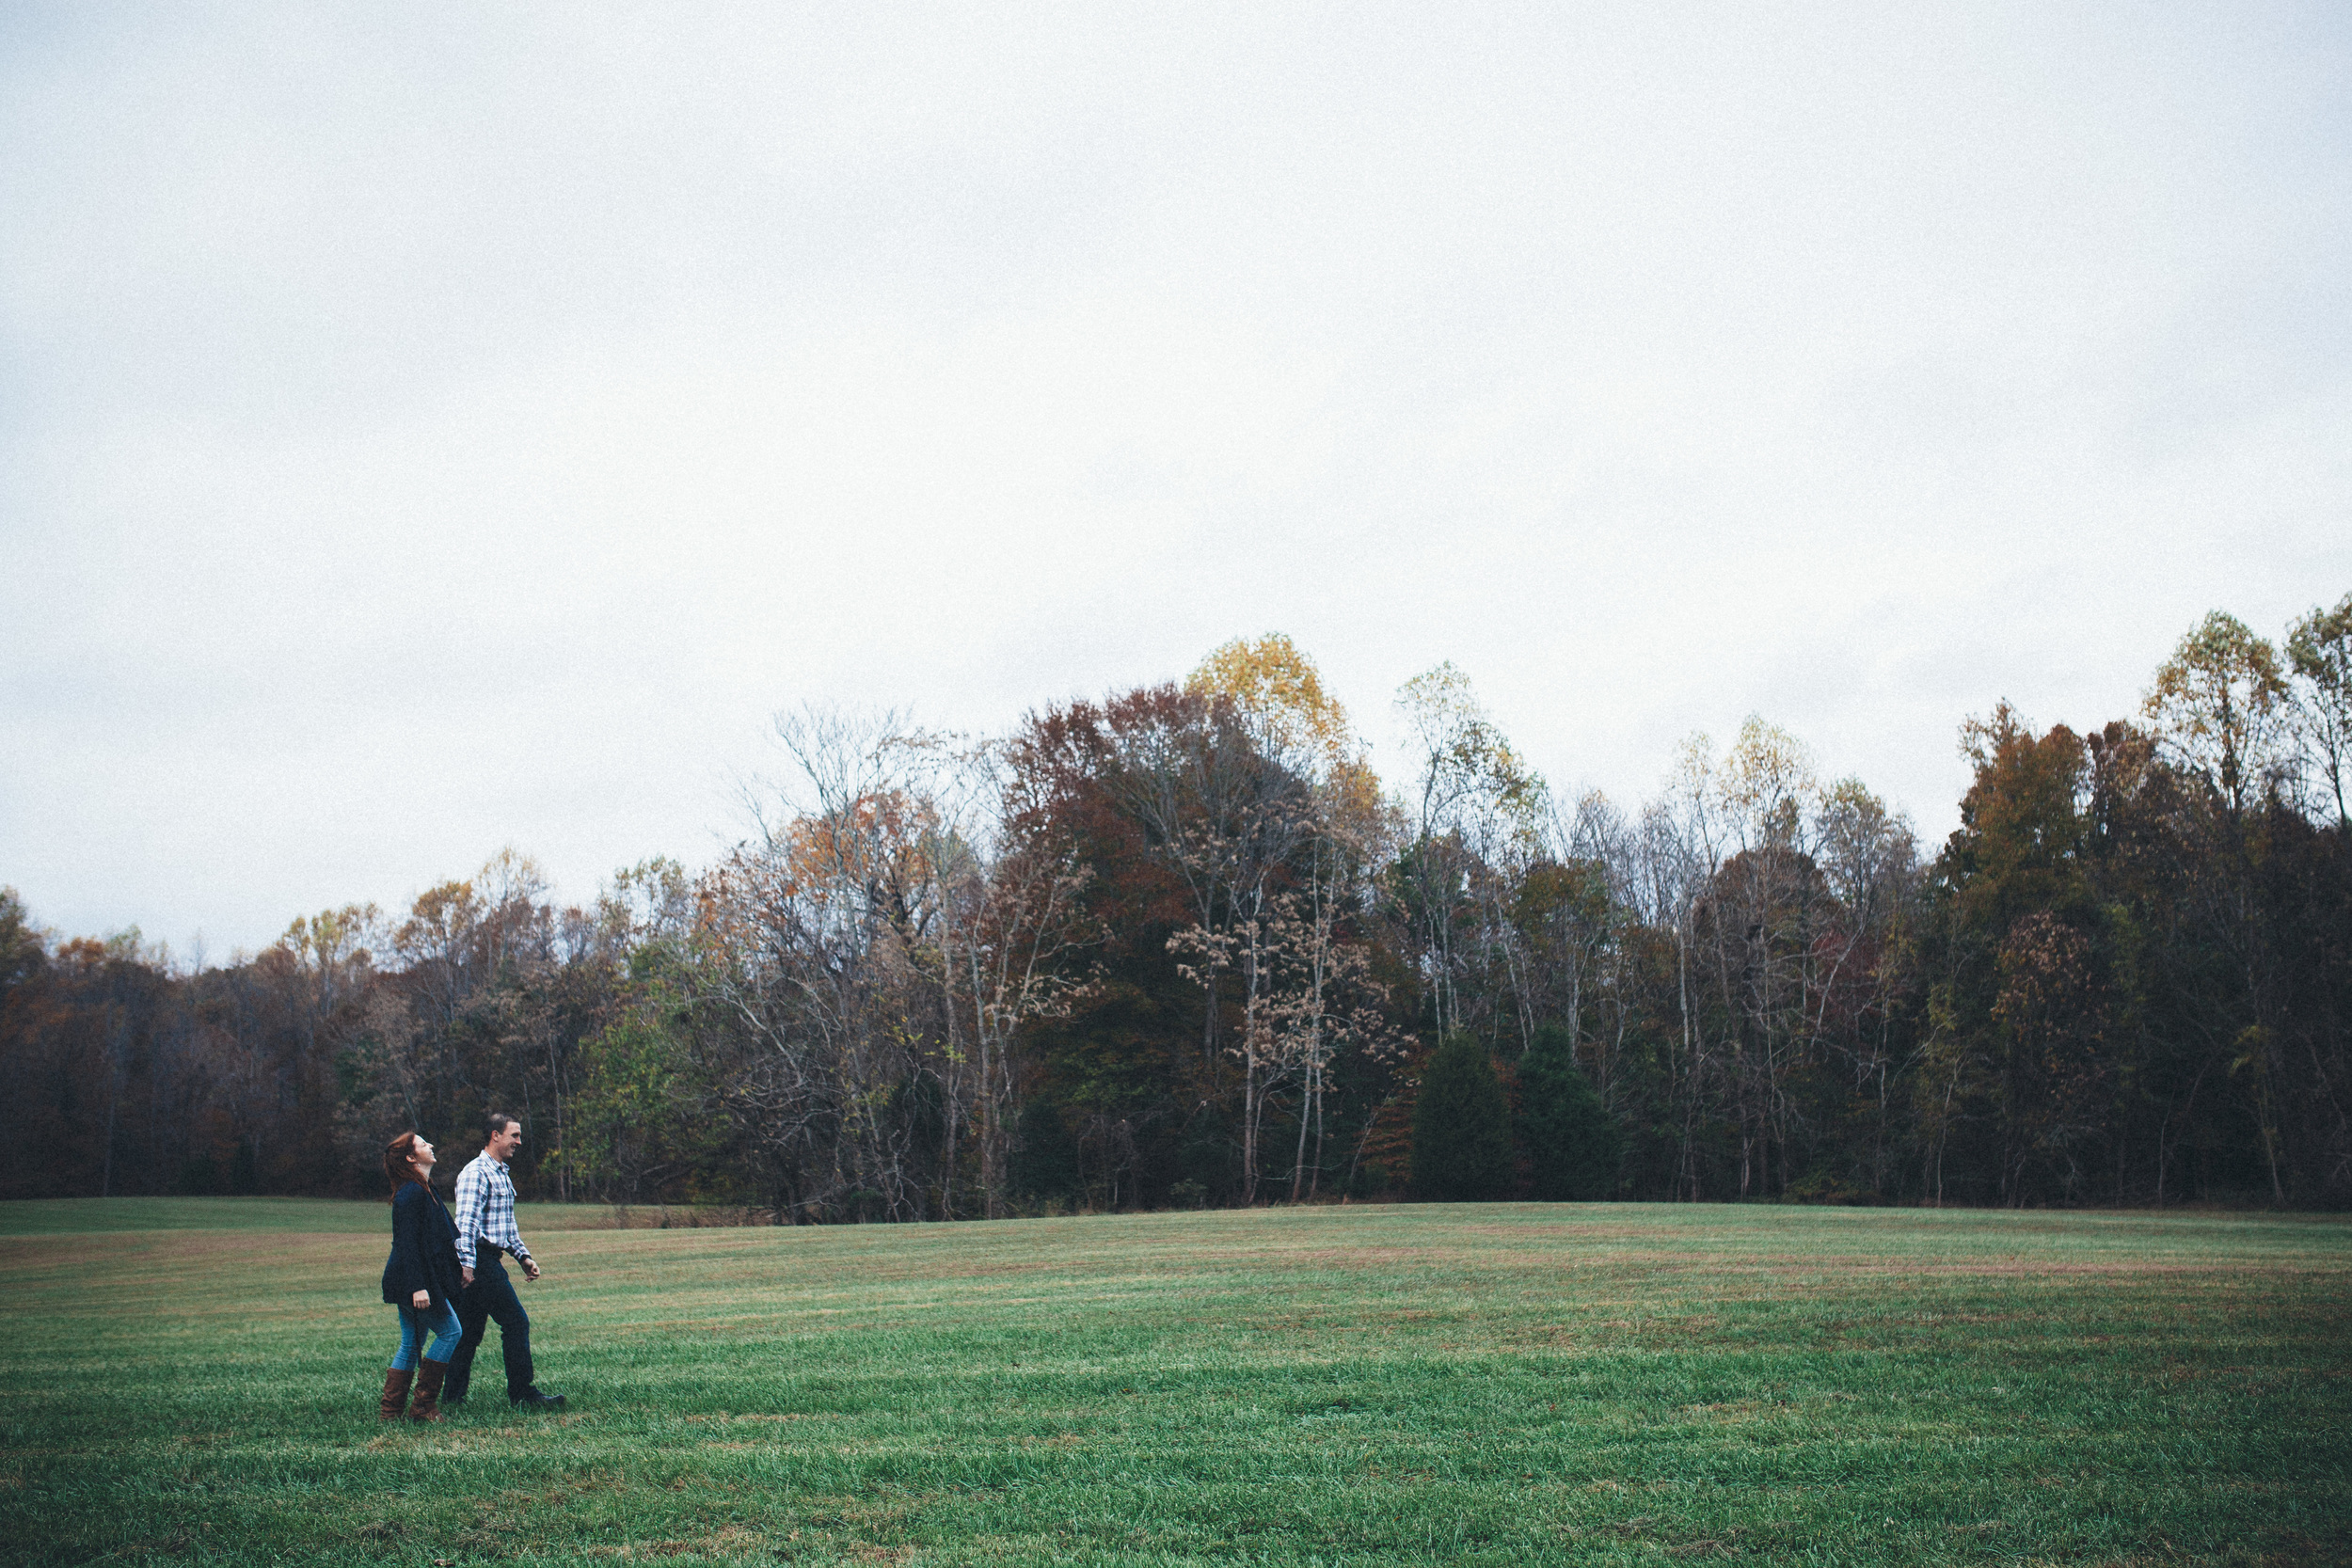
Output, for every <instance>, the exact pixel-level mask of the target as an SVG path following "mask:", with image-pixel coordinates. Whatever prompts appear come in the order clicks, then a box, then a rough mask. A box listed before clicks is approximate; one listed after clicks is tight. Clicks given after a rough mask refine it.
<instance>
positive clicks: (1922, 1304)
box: [0, 1199, 2352, 1564]
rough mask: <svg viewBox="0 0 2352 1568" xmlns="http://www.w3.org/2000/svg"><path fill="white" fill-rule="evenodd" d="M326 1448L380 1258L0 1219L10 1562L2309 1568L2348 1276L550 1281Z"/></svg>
mask: <svg viewBox="0 0 2352 1568" xmlns="http://www.w3.org/2000/svg"><path fill="white" fill-rule="evenodd" d="M559 1218H568V1219H570V1220H572V1221H573V1222H574V1223H575V1224H578V1225H583V1226H586V1225H602V1224H609V1223H610V1219H611V1211H609V1210H596V1209H581V1210H576V1211H571V1212H568V1213H566V1212H562V1211H554V1212H550V1211H547V1210H541V1211H539V1212H530V1211H526V1212H525V1214H524V1216H523V1223H524V1226H525V1234H526V1236H533V1235H535V1236H537V1237H538V1238H539V1241H538V1243H537V1244H536V1245H535V1248H534V1250H536V1251H537V1252H538V1253H539V1254H540V1256H541V1257H542V1259H543V1260H544V1261H545V1262H546V1263H547V1264H548V1277H547V1278H546V1279H545V1280H544V1281H542V1282H541V1283H539V1284H537V1285H532V1286H527V1287H524V1299H525V1301H526V1302H527V1303H528V1305H529V1306H530V1307H531V1310H532V1318H533V1320H534V1323H535V1325H536V1332H535V1336H534V1337H535V1339H536V1341H537V1344H538V1347H539V1350H540V1355H541V1364H542V1370H543V1381H544V1382H546V1383H547V1384H548V1386H551V1387H555V1388H558V1389H561V1390H563V1391H564V1392H565V1393H567V1394H569V1395H570V1396H571V1401H572V1405H571V1410H570V1413H569V1414H567V1415H565V1416H564V1417H561V1418H553V1419H545V1418H542V1419H523V1418H515V1417H512V1416H509V1415H508V1414H507V1413H506V1412H505V1410H504V1408H503V1402H502V1401H498V1400H496V1399H495V1395H496V1394H497V1392H498V1387H499V1384H500V1376H499V1372H498V1354H497V1350H496V1340H495V1336H493V1340H492V1344H491V1346H490V1347H489V1348H488V1349H487V1350H485V1360H484V1365H483V1375H482V1376H481V1378H480V1379H479V1380H478V1384H477V1386H479V1387H481V1388H482V1389H483V1391H484V1393H485V1395H486V1396H491V1398H490V1399H488V1400H487V1401H485V1403H484V1404H483V1406H482V1408H480V1409H478V1410H476V1411H474V1412H471V1413H469V1414H467V1415H465V1416H462V1417H460V1418H456V1419H454V1420H453V1421H451V1422H448V1423H446V1424H444V1425H442V1426H440V1427H437V1428H423V1427H415V1426H410V1425H407V1424H403V1425H401V1426H398V1427H394V1428H390V1429H387V1428H385V1427H383V1426H381V1425H380V1424H379V1423H378V1422H377V1421H376V1420H375V1418H374V1398H375V1394H376V1391H377V1389H378V1387H379V1386H380V1385H381V1381H382V1378H381V1372H380V1370H379V1369H380V1368H381V1367H382V1365H383V1362H384V1359H385V1356H386V1354H388V1353H389V1349H390V1345H391V1340H392V1337H393V1321H392V1320H393V1315H392V1312H391V1309H390V1308H389V1307H385V1306H383V1305H382V1304H381V1303H380V1302H379V1301H378V1300H377V1299H376V1295H377V1291H376V1280H377V1275H378V1273H379V1271H380V1269H381V1266H382V1260H383V1255H384V1250H385V1246H386V1241H385V1236H386V1234H387V1232H388V1227H389V1221H388V1219H387V1218H386V1212H385V1210H384V1209H383V1207H382V1206H381V1205H367V1204H331V1203H319V1204H304V1203H298V1202H292V1201H272V1200H259V1199H255V1200H243V1201H239V1200H203V1199H182V1200H157V1201H141V1200H121V1201H119V1202H114V1203H81V1204H20V1205H0V1312H5V1326H6V1330H7V1332H6V1333H5V1335H0V1553H5V1554H6V1555H7V1557H8V1560H20V1561H28V1562H84V1561H95V1560H104V1561H107V1562H139V1561H155V1562H166V1561H188V1562H199V1561H202V1562H290V1563H301V1562H367V1561H375V1560H381V1561H384V1562H388V1563H391V1562H399V1563H419V1564H425V1563H432V1562H435V1561H437V1560H439V1561H449V1562H471V1561H481V1560H494V1559H496V1560H508V1561H518V1562H528V1561H629V1560H654V1559H662V1560H670V1561H675V1562H679V1563H691V1562H695V1561H726V1562H743V1561H757V1562H767V1561H779V1560H790V1561H797V1562H828V1561H860V1562H866V1561H871V1562H913V1563H961V1562H1006V1563H1025V1562H1104V1563H1108V1562H1118V1563H1138V1564H1142V1563H1152V1564H1174V1563H1185V1562H1252V1563H1302V1564H1303V1563H1350V1562H1399V1563H1404V1562H1414V1563H1438V1562H1446V1563H1454V1562H1472V1563H1482V1562H1483V1563H1504V1562H1523V1561H1557V1562H1568V1561H1573V1562H1580V1563H1581V1562H1641V1563H1663V1562H1670V1561H1676V1560H1691V1559H1702V1558H1725V1559H1731V1558H1747V1559H1767V1560H1780V1561H1788V1562H1803V1563H1824V1564H1826V1563H1880V1562H1992V1561H2005V1562H2022V1561H2040V1562H2086V1563H2091V1562H2096V1563H2120V1562H2151V1563H2153V1562H2233V1563H2234V1562H2245V1563H2252V1562H2264V1561H2271V1562H2301V1561H2344V1560H2352V1476H2347V1463H2348V1461H2352V1380H2348V1379H2347V1372H2348V1371H2352V1303H2348V1302H2347V1293H2346V1287H2347V1285H2352V1224H2347V1223H2345V1222H2344V1221H2342V1220H2338V1219H2332V1218H2329V1219H2314V1218H2297V1217H2287V1216H2272V1215H2236V1214H2209V1213H2190V1214H2182V1213H2167V1214H2006V1213H1981V1212H1910V1211H1905V1212H1896V1211H1885V1210H1879V1211H1868V1210H1807V1209H1788V1208H1730V1207H1705V1208H1677V1207H1647V1206H1629V1205H1609V1206H1590V1207H1585V1206H1537V1205H1497V1206H1486V1207H1435V1206H1432V1207H1394V1208H1388V1207H1371V1208H1347V1209H1315V1210H1291V1211H1272V1212H1244V1213H1201V1214H1160V1215H1141V1216H1121V1217H1108V1218H1087V1219H1063V1220H1033V1221H1021V1222H1009V1223H1003V1224H995V1225H961V1226H926V1227H912V1226H910V1227H881V1226H876V1227H841V1228H833V1229H783V1230H778V1229H736V1230H714V1229H700V1230H693V1229H688V1230H677V1229H672V1230H658V1229H596V1228H575V1229H562V1228H558V1227H557V1226H556V1224H555V1222H556V1221H557V1220H558V1219H559Z"/></svg>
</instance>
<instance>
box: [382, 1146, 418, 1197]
mask: <svg viewBox="0 0 2352 1568" xmlns="http://www.w3.org/2000/svg"><path fill="white" fill-rule="evenodd" d="M416 1152H417V1135H416V1134H415V1133H414V1132H403V1133H402V1134H401V1135H400V1136H399V1137H397V1138H394V1139H393V1140H392V1141H391V1142H390V1143H388V1144H386V1145H385V1146H384V1176H385V1179H386V1180H389V1181H390V1182H391V1184H392V1196H394V1197H398V1196H400V1184H401V1183H402V1182H403V1181H415V1182H419V1183H422V1182H423V1180H424V1178H423V1177H421V1176H419V1175H418V1174H417V1167H416V1165H415V1164H414V1163H413V1157H414V1156H415V1154H416Z"/></svg>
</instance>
